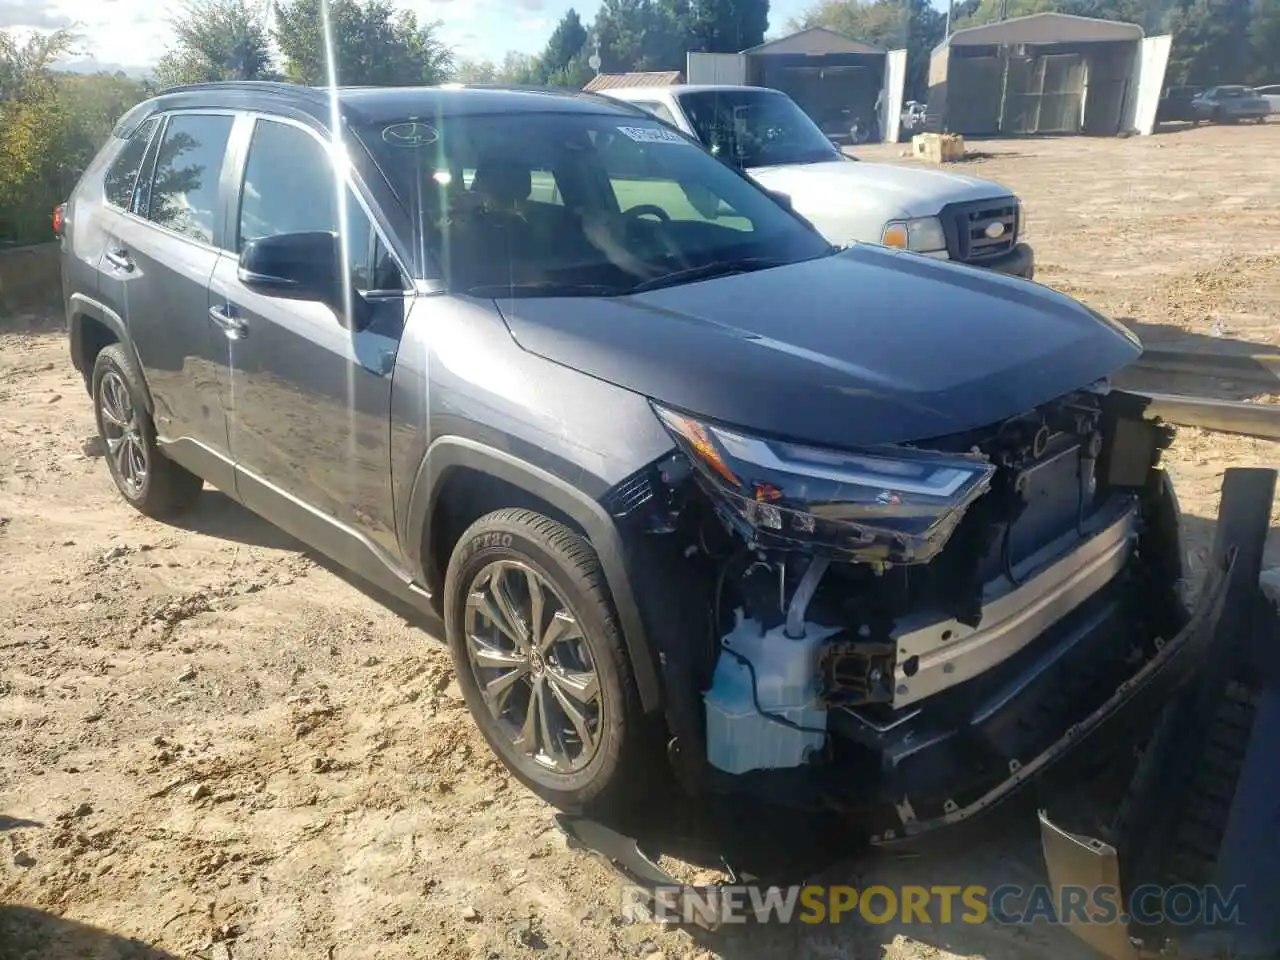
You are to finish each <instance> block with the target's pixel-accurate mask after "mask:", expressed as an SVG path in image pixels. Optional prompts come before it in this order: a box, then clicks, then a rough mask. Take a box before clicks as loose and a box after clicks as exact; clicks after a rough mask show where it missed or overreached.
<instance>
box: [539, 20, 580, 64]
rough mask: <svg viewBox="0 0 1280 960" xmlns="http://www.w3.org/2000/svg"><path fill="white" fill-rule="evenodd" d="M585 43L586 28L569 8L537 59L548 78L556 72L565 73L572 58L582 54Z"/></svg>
mask: <svg viewBox="0 0 1280 960" xmlns="http://www.w3.org/2000/svg"><path fill="white" fill-rule="evenodd" d="M586 43H587V28H586V27H584V26H583V25H582V18H581V17H579V16H578V11H577V10H575V9H573V7H570V8H569V9H568V10H566V11H565V15H564V16H563V17H561V18H560V22H559V23H557V24H556V28H555V30H553V31H552V32H551V39H549V40H548V41H547V47H546V49H545V50H543V51H542V56H541V57H540V58H539V59H540V60H541V61H542V69H543V70H545V71H546V73H547V76H548V78H550V77H551V76H552V75H553V74H555V73H557V72H558V71H565V70H566V69H567V68H568V67H569V63H570V62H571V61H572V60H573V58H574V57H576V56H578V54H580V53H582V48H583V47H584V46H586Z"/></svg>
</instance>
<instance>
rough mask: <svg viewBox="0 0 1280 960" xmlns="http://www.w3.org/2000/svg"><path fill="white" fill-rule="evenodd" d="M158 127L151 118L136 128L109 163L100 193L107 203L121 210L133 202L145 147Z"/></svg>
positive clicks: (157, 120)
mask: <svg viewBox="0 0 1280 960" xmlns="http://www.w3.org/2000/svg"><path fill="white" fill-rule="evenodd" d="M158 126H160V118H159V117H152V118H151V119H150V120H148V121H147V122H146V123H144V124H142V125H141V126H140V127H138V129H137V130H135V131H134V132H133V136H131V137H130V138H129V141H128V142H127V143H126V144H125V145H124V148H123V149H122V150H121V151H120V153H119V155H118V156H117V157H116V158H115V160H113V161H112V162H111V166H109V167H108V168H107V173H106V176H105V177H104V178H103V183H102V193H103V196H105V197H106V199H107V203H109V204H111V205H112V206H115V207H120V208H121V209H123V210H128V209H129V208H130V204H131V203H132V202H133V188H134V187H135V186H136V185H137V183H138V171H139V170H141V169H142V161H143V159H144V158H145V157H146V154H147V146H148V145H149V144H150V143H151V137H152V136H153V135H154V134H155V132H156V127H158Z"/></svg>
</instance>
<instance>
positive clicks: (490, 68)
mask: <svg viewBox="0 0 1280 960" xmlns="http://www.w3.org/2000/svg"><path fill="white" fill-rule="evenodd" d="M453 79H454V80H456V81H458V82H459V83H496V82H497V80H498V68H497V67H495V66H494V65H493V61H492V60H459V61H457V63H456V64H454V68H453Z"/></svg>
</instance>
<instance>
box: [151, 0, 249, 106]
mask: <svg viewBox="0 0 1280 960" xmlns="http://www.w3.org/2000/svg"><path fill="white" fill-rule="evenodd" d="M170 24H171V25H172V27H173V34H174V39H175V41H176V42H175V43H174V45H173V46H172V47H170V48H169V50H167V51H166V52H165V54H164V56H162V57H161V58H160V62H159V63H158V64H156V69H155V76H156V80H157V82H158V83H159V84H160V86H161V87H168V86H175V85H177V84H180V83H208V82H210V81H214V80H264V79H268V78H270V77H271V76H273V75H274V71H273V68H272V63H271V60H272V58H271V44H270V38H269V35H268V31H267V8H265V7H263V6H260V5H258V4H257V3H255V2H253V0H188V3H187V5H186V6H185V7H184V8H183V10H182V12H181V13H179V14H177V15H176V16H175V17H173V19H172V20H171V21H170Z"/></svg>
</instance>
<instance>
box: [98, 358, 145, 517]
mask: <svg viewBox="0 0 1280 960" xmlns="http://www.w3.org/2000/svg"><path fill="white" fill-rule="evenodd" d="M98 412H99V414H100V421H101V423H102V439H103V440H104V441H105V442H106V444H107V456H109V457H110V458H111V461H112V463H113V464H114V465H115V472H116V476H117V477H119V479H120V484H121V486H123V487H124V489H125V493H126V494H127V495H128V496H129V497H130V498H131V499H137V498H138V497H139V496H141V494H142V488H143V485H144V484H145V483H146V482H147V472H148V470H149V469H150V466H151V458H150V454H149V453H148V452H147V444H146V441H144V440H143V438H142V425H141V423H140V422H139V419H138V411H137V410H135V409H134V406H133V400H132V399H130V397H129V388H128V387H127V386H125V382H124V378H123V377H121V376H120V374H118V373H117V372H116V371H114V370H108V371H107V372H106V373H105V374H103V376H102V380H101V382H100V384H99V386H98Z"/></svg>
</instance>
